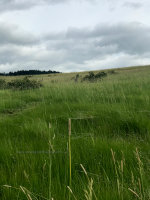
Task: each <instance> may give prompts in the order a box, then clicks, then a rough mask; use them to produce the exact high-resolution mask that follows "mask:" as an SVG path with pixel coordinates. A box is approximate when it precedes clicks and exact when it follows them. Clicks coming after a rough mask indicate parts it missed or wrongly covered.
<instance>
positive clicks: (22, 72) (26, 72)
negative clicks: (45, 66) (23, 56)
mask: <svg viewBox="0 0 150 200" xmlns="http://www.w3.org/2000/svg"><path fill="white" fill-rule="evenodd" d="M56 73H60V72H57V71H51V70H48V71H41V70H19V71H16V72H9V73H0V76H21V75H40V74H56Z"/></svg>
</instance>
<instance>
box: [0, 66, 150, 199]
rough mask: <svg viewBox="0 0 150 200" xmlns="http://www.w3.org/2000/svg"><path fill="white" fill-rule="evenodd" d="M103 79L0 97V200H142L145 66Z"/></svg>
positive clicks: (148, 177) (148, 193)
mask: <svg viewBox="0 0 150 200" xmlns="http://www.w3.org/2000/svg"><path fill="white" fill-rule="evenodd" d="M106 72H107V73H108V76H107V77H104V78H103V79H102V80H99V81H96V82H89V81H81V79H82V78H83V77H84V76H85V74H87V72H82V73H79V79H78V81H74V77H75V76H76V74H77V73H68V74H67V73H66V74H52V75H41V76H32V77H30V79H33V80H40V81H41V82H42V84H43V87H41V88H40V89H34V90H22V91H19V90H8V89H5V90H2V89H1V90H0V199H1V200H26V199H27V200H37V199H38V200H45V199H47V200H73V199H75V200H149V199H150V66H141V67H131V68H122V69H115V73H110V70H108V71H107V70H106ZM0 78H3V77H0ZM19 78H20V77H19ZM5 79H6V81H8V80H10V79H18V77H5ZM69 119H70V120H69Z"/></svg>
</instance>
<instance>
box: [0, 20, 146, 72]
mask: <svg viewBox="0 0 150 200" xmlns="http://www.w3.org/2000/svg"><path fill="white" fill-rule="evenodd" d="M5 29H6V30H7V28H6V27H5V28H4V27H3V28H2V27H1V26H0V34H1V32H4V33H5V31H4V30H5ZM12 30H13V28H12ZM12 30H11V31H8V32H11V34H10V33H9V34H8V35H7V34H6V36H7V37H6V36H5V37H4V34H3V40H2V39H0V47H1V48H0V70H2V69H4V66H6V69H7V70H8V69H10V68H13V69H16V68H17V66H19V69H21V68H20V66H22V68H26V66H34V67H36V68H40V69H42V68H44V67H45V68H47V69H48V68H52V66H55V67H54V68H52V69H56V70H59V69H62V68H63V69H64V71H76V70H77V69H79V68H81V69H87V67H89V66H90V65H93V66H95V67H98V66H102V64H103V65H104V64H105V62H106V64H109V65H110V64H111V60H112V61H113V60H114V61H113V62H112V63H114V64H115V63H119V65H121V63H122V66H124V65H123V62H124V63H125V65H127V64H129V65H130V64H134V63H137V60H138V63H139V62H140V61H141V63H142V58H143V60H145V62H148V60H149V61H150V59H149V57H150V27H147V26H144V25H142V24H139V23H136V22H134V23H129V24H117V25H104V24H103V25H99V26H96V27H94V28H83V29H76V28H70V29H68V31H66V32H60V33H50V34H48V35H45V36H41V39H40V40H39V39H35V37H34V36H33V38H32V39H29V40H28V38H31V37H30V34H29V35H28V37H27V35H26V34H20V38H19V37H18V33H19V32H20V31H19V30H18V31H14V30H13V31H12ZM1 35H2V34H1ZM1 35H0V36H1ZM0 38H1V37H0ZM18 38H19V40H18ZM21 40H23V42H22V43H21ZM4 41H5V42H4ZM126 58H131V60H130V59H127V60H125V59H126ZM138 58H141V60H140V59H138ZM131 61H132V62H131ZM92 63H93V64H92ZM94 63H95V64H94ZM8 66H9V67H8ZM75 66H76V67H77V68H76V70H75V69H74V68H75ZM69 69H70V70H69Z"/></svg>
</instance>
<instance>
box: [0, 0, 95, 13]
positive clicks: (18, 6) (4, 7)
mask: <svg viewBox="0 0 150 200" xmlns="http://www.w3.org/2000/svg"><path fill="white" fill-rule="evenodd" d="M71 1H77V0H0V12H6V11H14V10H26V9H30V8H32V7H35V6H41V5H56V4H62V3H69V2H71ZM78 1H80V2H82V1H83V2H95V1H96V0H78Z"/></svg>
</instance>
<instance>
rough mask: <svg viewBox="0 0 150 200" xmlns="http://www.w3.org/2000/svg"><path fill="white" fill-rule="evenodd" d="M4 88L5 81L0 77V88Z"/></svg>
mask: <svg viewBox="0 0 150 200" xmlns="http://www.w3.org/2000/svg"><path fill="white" fill-rule="evenodd" d="M5 88H6V81H5V80H4V79H0V89H5Z"/></svg>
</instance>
